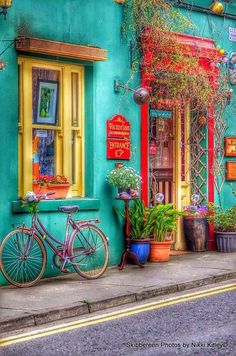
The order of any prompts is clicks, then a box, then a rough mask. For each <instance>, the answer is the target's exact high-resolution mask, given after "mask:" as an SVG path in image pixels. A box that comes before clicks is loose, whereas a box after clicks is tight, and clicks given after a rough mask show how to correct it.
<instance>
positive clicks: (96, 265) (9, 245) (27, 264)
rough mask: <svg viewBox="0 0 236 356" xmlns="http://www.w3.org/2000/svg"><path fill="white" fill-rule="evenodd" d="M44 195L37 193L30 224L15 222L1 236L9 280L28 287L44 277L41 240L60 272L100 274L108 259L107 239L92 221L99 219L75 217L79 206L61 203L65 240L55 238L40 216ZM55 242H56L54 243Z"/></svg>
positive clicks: (0, 249)
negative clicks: (29, 225) (39, 211)
mask: <svg viewBox="0 0 236 356" xmlns="http://www.w3.org/2000/svg"><path fill="white" fill-rule="evenodd" d="M42 199H45V195H38V197H37V202H36V203H35V209H34V212H33V215H32V222H31V227H26V226H25V225H22V226H18V227H17V228H16V229H14V230H12V231H11V232H9V233H8V234H7V235H6V236H5V237H4V239H3V241H2V244H1V247H0V266H1V269H2V273H3V275H4V276H5V278H6V279H7V280H8V282H9V283H11V284H13V285H15V286H17V287H31V286H33V285H35V284H36V283H38V282H39V281H40V279H41V278H42V277H43V274H44V272H45V268H46V264H47V253H46V248H45V245H44V242H46V243H47V245H48V246H49V248H50V249H51V250H52V251H53V263H54V265H55V266H56V267H57V268H60V270H61V271H62V272H71V271H73V270H75V271H76V272H77V273H78V274H79V275H80V276H82V277H84V278H87V279H95V278H98V277H100V276H101V275H102V274H103V273H104V272H105V270H106V268H107V265H108V259H109V249H108V240H107V238H106V236H105V235H104V233H103V232H102V230H100V229H99V228H98V227H97V226H96V225H95V224H97V223H99V220H98V219H92V220H84V221H76V220H74V219H72V213H76V212H77V211H78V210H79V207H78V206H76V205H75V206H60V207H59V208H58V210H59V211H60V212H63V213H67V214H68V215H67V219H66V229H65V237H64V241H63V242H61V241H59V240H58V239H56V238H55V237H54V236H53V235H52V234H50V232H49V231H48V230H47V229H46V227H45V226H44V224H43V222H42V221H41V220H40V218H39V215H38V212H37V206H38V204H39V202H40V200H42ZM55 244H56V246H55Z"/></svg>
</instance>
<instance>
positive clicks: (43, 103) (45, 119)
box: [35, 79, 59, 125]
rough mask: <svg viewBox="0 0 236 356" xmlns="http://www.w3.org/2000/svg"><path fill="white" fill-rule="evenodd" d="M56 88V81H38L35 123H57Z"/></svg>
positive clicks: (57, 87)
mask: <svg viewBox="0 0 236 356" xmlns="http://www.w3.org/2000/svg"><path fill="white" fill-rule="evenodd" d="M58 89H59V83H58V81H53V80H41V79H40V80H39V81H38V88H37V111H36V119H35V123H36V124H43V125H56V124H57V107H58Z"/></svg>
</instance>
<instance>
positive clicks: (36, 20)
mask: <svg viewBox="0 0 236 356" xmlns="http://www.w3.org/2000/svg"><path fill="white" fill-rule="evenodd" d="M121 21H122V7H121V6H119V5H117V4H115V3H114V2H113V1H111V0H99V1H94V0H86V1H85V0H82V1H80V0H54V1H47V0H41V1H34V0H22V1H20V2H19V1H13V5H12V7H11V8H10V9H9V12H8V15H7V19H6V21H4V19H3V16H1V17H0V28H1V30H0V52H1V51H2V50H4V48H6V47H7V46H8V45H9V43H10V42H4V41H3V40H11V39H15V38H16V37H17V36H19V35H27V36H31V37H38V38H45V39H50V40H55V41H61V42H69V43H75V44H80V45H93V46H98V47H101V48H104V49H107V51H108V60H107V61H104V62H95V63H85V62H84V63H85V68H86V78H85V80H86V93H85V123H86V124H85V125H86V126H85V135H86V139H85V140H86V159H85V162H86V170H85V176H86V177H85V182H86V184H85V186H86V197H88V198H89V199H81V200H78V201H75V200H74V199H73V203H77V204H78V205H79V206H81V212H80V213H79V215H78V216H79V218H81V219H83V218H94V217H97V218H100V219H101V223H100V226H101V228H102V229H103V230H104V232H105V234H106V235H107V236H108V237H109V241H110V265H114V264H117V263H118V262H119V260H120V257H121V254H122V251H123V246H124V237H123V232H122V228H121V226H120V225H119V224H118V222H117V221H116V219H115V216H114V214H113V210H112V206H113V205H114V204H115V205H119V203H118V202H116V201H115V200H114V197H115V195H116V191H115V189H114V188H113V187H111V186H109V185H108V183H107V182H106V175H107V172H108V171H109V170H111V169H113V168H114V164H115V162H116V161H114V160H107V159H106V120H108V119H110V118H111V117H112V116H113V115H114V114H118V113H121V114H122V115H124V116H125V117H126V118H127V120H129V121H130V123H131V140H132V147H133V151H134V154H133V155H132V157H131V160H130V161H123V162H124V163H125V164H127V165H131V166H132V167H134V168H136V169H137V170H139V161H140V157H139V148H138V147H139V137H140V120H139V111H140V108H139V107H138V105H136V104H135V103H134V102H133V99H132V94H131V93H129V92H128V93H126V94H125V95H124V96H122V93H115V92H114V79H115V78H116V79H117V78H120V80H122V81H123V82H126V81H127V80H128V79H129V78H130V69H129V47H128V45H127V43H126V42H125V41H124V40H122V39H121V36H120V28H121ZM17 57H18V54H17V52H16V51H15V49H14V46H12V47H10V48H9V49H8V50H7V51H6V52H5V53H4V54H3V56H2V59H4V60H5V61H6V62H7V63H8V66H7V68H6V69H5V70H4V71H0V102H1V113H2V115H1V132H2V135H1V139H0V155H1V160H0V177H1V178H0V179H1V182H2V186H1V199H0V212H1V223H0V240H1V239H2V237H3V236H4V235H5V234H6V233H7V232H8V231H9V230H10V229H11V227H12V224H15V225H17V224H20V223H22V222H25V223H27V222H29V218H30V216H29V214H22V213H12V202H13V201H16V200H17V198H18V193H17V187H18V156H17V155H18V138H17V137H18V127H17V120H18V72H17V70H18V69H17ZM41 57H43V56H41ZM58 59H59V60H61V59H60V58H57V60H58ZM62 60H63V59H62ZM64 60H66V59H64ZM66 61H67V62H71V61H70V60H66ZM74 62H76V61H74ZM80 63H83V61H81V62H80ZM137 79H138V78H134V80H132V81H131V82H130V86H131V87H136V86H137V84H138V80H137ZM122 98H123V99H122ZM93 198H96V200H95V199H93ZM70 203H71V202H70ZM46 204H47V205H46ZM55 204H56V205H55ZM58 204H59V203H58V202H56V203H55V202H45V203H42V210H45V209H47V210H49V211H47V212H45V211H43V212H42V214H41V216H42V220H43V221H44V222H45V224H46V226H47V227H48V228H49V230H51V231H53V232H55V235H56V236H58V237H59V238H62V228H63V224H62V220H65V218H66V216H64V215H63V217H61V215H60V218H59V213H57V211H56V207H57V205H58ZM64 204H65V202H64ZM13 206H14V207H16V208H14V209H15V211H19V209H18V208H17V204H16V203H15V204H13ZM65 215H66V214H65ZM57 273H58V270H57V269H55V268H54V269H53V266H52V262H51V256H50V253H49V256H48V266H47V273H46V275H47V276H50V275H54V274H57ZM4 282H5V280H4V279H3V277H2V278H0V284H2V283H4Z"/></svg>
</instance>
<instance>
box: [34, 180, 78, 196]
mask: <svg viewBox="0 0 236 356" xmlns="http://www.w3.org/2000/svg"><path fill="white" fill-rule="evenodd" d="M70 186H71V184H70V183H58V184H56V183H48V184H45V185H40V184H38V183H34V184H33V191H34V193H36V194H45V193H55V194H53V195H48V196H47V199H50V200H52V199H65V198H66V197H67V194H68V190H69V189H70Z"/></svg>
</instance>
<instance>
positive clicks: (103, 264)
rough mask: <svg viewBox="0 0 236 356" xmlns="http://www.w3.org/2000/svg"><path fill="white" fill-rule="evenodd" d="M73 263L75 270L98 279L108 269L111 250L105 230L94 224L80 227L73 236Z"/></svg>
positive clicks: (71, 247) (71, 245)
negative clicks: (109, 249)
mask: <svg viewBox="0 0 236 356" xmlns="http://www.w3.org/2000/svg"><path fill="white" fill-rule="evenodd" d="M70 255H71V263H72V265H73V267H74V269H75V271H76V272H77V273H78V274H79V275H80V276H82V277H84V278H87V279H96V278H98V277H100V276H101V275H102V274H103V273H104V272H105V270H106V268H107V264H108V259H109V251H108V242H107V239H106V236H105V235H104V234H103V232H102V231H101V230H100V229H99V228H97V227H96V226H95V225H93V224H86V225H83V226H81V227H80V229H79V231H77V232H75V233H73V234H72V236H71V241H70Z"/></svg>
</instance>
